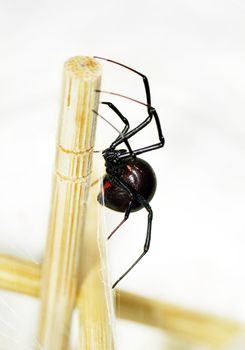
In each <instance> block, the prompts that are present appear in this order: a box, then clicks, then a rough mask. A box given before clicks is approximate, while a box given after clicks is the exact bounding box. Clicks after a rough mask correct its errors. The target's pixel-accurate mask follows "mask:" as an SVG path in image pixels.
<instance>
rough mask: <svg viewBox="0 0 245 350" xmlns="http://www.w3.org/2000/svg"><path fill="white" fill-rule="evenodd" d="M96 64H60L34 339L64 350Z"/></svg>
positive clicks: (77, 60)
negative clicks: (58, 107) (59, 97)
mask: <svg viewBox="0 0 245 350" xmlns="http://www.w3.org/2000/svg"><path fill="white" fill-rule="evenodd" d="M100 80H101V67H100V65H99V64H98V63H97V61H96V60H94V59H92V58H89V57H74V58H72V59H70V60H69V61H67V62H66V63H65V67H64V79H63V95H62V101H61V114H60V120H59V130H58V138H57V150H56V162H55V174H54V180H53V195H52V201H51V212H50V220H49V231H48V239H47V245H46V251H45V256H44V262H43V266H42V271H41V286H40V288H41V293H40V294H41V311H40V325H39V343H40V344H41V346H42V349H43V350H67V347H68V342H69V333H70V324H71V316H72V312H73V309H74V304H75V302H76V296H77V290H78V282H79V281H78V280H79V278H78V277H79V276H78V273H79V264H80V263H82V260H83V259H81V256H80V248H81V237H82V231H83V227H84V222H85V208H86V202H87V197H88V190H89V186H90V178H91V171H92V156H93V146H94V139H95V129H96V115H95V114H94V113H93V110H97V108H98V94H97V93H96V92H95V90H96V89H99V86H100Z"/></svg>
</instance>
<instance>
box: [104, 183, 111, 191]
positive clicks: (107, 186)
mask: <svg viewBox="0 0 245 350" xmlns="http://www.w3.org/2000/svg"><path fill="white" fill-rule="evenodd" d="M110 187H111V183H110V182H109V181H105V183H104V185H103V188H104V191H105V190H107V188H110Z"/></svg>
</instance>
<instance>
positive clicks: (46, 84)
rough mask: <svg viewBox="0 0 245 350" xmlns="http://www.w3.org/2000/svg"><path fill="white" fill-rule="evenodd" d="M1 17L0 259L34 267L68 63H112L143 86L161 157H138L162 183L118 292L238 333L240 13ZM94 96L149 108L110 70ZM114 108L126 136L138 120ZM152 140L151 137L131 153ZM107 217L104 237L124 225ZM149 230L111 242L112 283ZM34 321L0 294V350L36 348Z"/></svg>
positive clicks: (132, 6)
mask: <svg viewBox="0 0 245 350" xmlns="http://www.w3.org/2000/svg"><path fill="white" fill-rule="evenodd" d="M0 5H1V9H0V28H1V29H0V36H1V37H0V42H1V70H0V96H1V98H0V160H1V163H0V164H1V171H0V251H1V252H9V253H11V254H14V255H17V256H20V257H25V258H29V259H32V260H33V261H37V262H38V261H40V260H41V258H42V254H43V250H44V244H45V235H46V228H47V220H48V210H49V200H50V188H51V174H52V166H53V159H54V150H55V134H56V125H57V118H58V112H59V96H60V86H61V76H62V66H63V63H64V61H65V60H67V59H68V58H70V57H72V56H74V55H91V56H93V55H100V56H104V57H108V58H111V59H115V60H118V61H120V62H123V63H125V64H127V65H130V66H131V67H133V68H135V69H137V70H139V71H141V72H143V73H144V74H146V75H147V76H148V78H149V81H150V85H151V92H152V104H153V105H154V106H155V107H156V109H157V111H158V114H159V116H160V118H161V122H162V127H163V131H164V135H165V137H166V146H165V148H164V149H161V150H158V151H156V152H152V153H149V154H147V155H146V156H145V159H146V160H148V161H149V162H150V163H151V165H152V166H153V167H154V169H155V171H156V174H157V178H158V190H157V193H156V195H155V197H154V199H153V201H152V207H153V210H154V223H153V232H152V244H151V249H150V252H149V253H148V255H147V256H146V257H145V258H144V259H143V260H142V262H141V263H140V264H139V265H138V266H137V267H136V268H135V269H134V270H133V271H132V272H131V273H130V274H129V275H128V277H127V278H125V280H123V281H122V283H121V285H120V287H121V288H123V289H126V290H130V291H134V292H137V293H140V294H143V295H146V296H151V297H154V298H158V299H161V300H164V301H169V302H173V303H176V304H179V305H182V306H186V307H190V308H193V309H196V310H203V311H208V312H211V313H215V314H219V315H221V316H226V317H230V318H233V319H237V320H240V321H243V322H244V321H245V297H244V295H245V269H244V263H245V257H244V247H245V235H244V227H245V223H244V209H245V204H244V195H245V181H244V179H245V166H244V151H245V137H244V136H245V130H244V128H245V121H244V114H245V103H244V95H245V66H244V59H245V40H244V39H245V3H244V2H243V1H242V0H223V1H221V0H212V1H211V0H207V1H205V2H204V1H200V0H198V1H197V0H185V1H181V0H172V1H166V0H161V1H156V0H153V1H129V0H125V1H112V0H111V1H104V2H101V1H91V2H88V1H86V2H85V1H81V0H80V1H69V2H68V1H67V2H65V1H59V2H58V1H57V2H56V1H42V2H36V1H21V2H20V1H8V2H3V0H2V1H1V4H0ZM118 74H119V75H118ZM118 76H120V78H115V77H118ZM102 86H103V88H106V89H108V90H111V91H116V92H121V93H124V94H125V95H128V96H132V97H136V98H138V99H140V100H143V99H144V90H143V84H142V82H141V80H140V78H138V77H136V76H134V75H133V74H132V73H130V72H129V71H127V70H123V69H119V68H118V67H115V66H113V67H112V66H111V65H110V64H108V63H106V64H104V80H103V85H102ZM102 98H103V99H106V100H108V96H106V98H104V96H102ZM115 103H117V105H118V106H119V107H120V109H121V110H122V111H123V112H124V113H126V115H127V117H128V118H129V120H130V122H131V121H132V125H134V123H136V121H137V120H138V119H137V118H143V117H144V116H145V111H144V109H139V110H137V112H136V106H135V105H133V104H131V103H129V102H128V101H122V100H119V99H118V100H117V101H116V100H115ZM137 108H138V106H137ZM105 113H107V111H106V110H104V112H103V115H105ZM139 120H140V119H139ZM27 126H28V127H27ZM105 130H106V132H105ZM102 134H103V136H104V135H106V137H104V140H102V141H103V143H105V145H108V144H109V142H110V141H111V140H113V138H115V137H116V135H115V133H114V131H113V130H111V129H109V128H108V126H106V125H105V124H103V123H102V122H100V123H99V125H98V136H100V138H101V135H102ZM155 136H156V135H155V132H154V127H153V128H149V129H148V130H147V131H146V133H142V134H141V137H140V138H138V139H137V140H136V141H135V142H136V143H137V142H138V143H137V145H138V144H141V145H143V146H144V145H146V144H147V142H149V143H154V142H155V140H156V137H155ZM30 159H31V163H32V167H31V168H30ZM106 217H107V222H108V232H110V230H111V229H112V228H113V227H114V226H115V224H117V223H118V222H119V221H120V220H121V217H122V216H121V215H120V214H114V213H113V212H111V211H109V210H108V211H106ZM145 230H146V213H145V212H144V211H142V212H139V213H137V214H132V216H131V217H130V219H129V220H128V222H127V223H126V224H125V226H124V228H122V229H121V230H120V232H118V233H117V235H115V237H114V238H113V239H112V240H111V241H110V242H109V251H110V255H111V261H112V263H111V265H112V267H113V268H112V280H113V281H114V280H115V279H116V278H117V277H119V275H120V273H122V272H124V271H125V269H126V268H127V267H128V266H129V265H130V263H131V262H132V261H134V259H135V258H136V257H137V256H138V255H139V254H140V253H141V250H142V247H143V244H144V235H145ZM37 309H38V305H37V303H36V302H35V301H34V300H32V299H29V298H26V297H17V296H16V295H12V294H11V295H9V294H8V293H6V292H1V294H0V315H1V316H0V344H1V345H2V344H5V345H2V346H3V347H1V346H0V349H4V350H6V349H11V350H12V349H16V346H17V345H16V342H17V341H19V343H18V344H19V346H20V347H19V348H20V349H31V348H32V345H31V342H32V340H33V339H32V340H30V339H31V337H32V336H33V337H34V336H35V328H34V327H35V322H33V319H35V318H36V315H37ZM27 313H28V315H29V317H27ZM23 315H25V319H26V323H23V321H22V319H23ZM132 329H133V328H129V327H127V326H126V325H125V326H124V325H122V326H120V327H119V329H118V338H119V347H118V348H119V349H121V348H122V349H123V348H124V349H129V348H130V347H129V345H128V343H127V340H126V339H127V338H130V343H131V346H132V349H134V350H136V349H143V348H145V349H146V348H149V349H158V348H160V345H159V344H161V342H162V339H161V336H160V335H157V334H154V337H153V338H152V337H151V335H149V337H148V333H147V331H146V330H144V335H145V338H144V337H143V336H142V335H141V336H140V337H139V334H142V331H141V329H133V331H132ZM130 332H131V333H130ZM129 334H130V336H129ZM134 336H135V340H133V339H134ZM148 338H149V339H148ZM156 338H157V339H158V338H159V339H158V340H157V341H158V342H156V343H154V341H155V339H156ZM134 341H135V343H134ZM147 341H148V342H149V344H150V345H149V344H148V343H147ZM140 342H143V344H144V345H142V343H140ZM147 344H148V345H147Z"/></svg>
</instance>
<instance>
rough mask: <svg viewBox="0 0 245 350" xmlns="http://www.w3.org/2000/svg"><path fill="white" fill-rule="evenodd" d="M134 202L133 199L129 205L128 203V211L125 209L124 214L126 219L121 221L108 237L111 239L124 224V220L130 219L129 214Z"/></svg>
mask: <svg viewBox="0 0 245 350" xmlns="http://www.w3.org/2000/svg"><path fill="white" fill-rule="evenodd" d="M132 204H133V200H131V201H130V202H129V205H128V207H127V209H126V211H125V214H124V219H123V220H122V221H121V222H120V223H119V225H117V227H116V228H114V230H113V231H112V232H111V234H110V235H109V236H108V237H107V239H110V238H111V236H112V235H113V234H114V233H115V232H116V231H117V230H118V229H119V227H121V226H122V224H124V222H125V221H127V220H128V217H129V214H130V212H131V210H132Z"/></svg>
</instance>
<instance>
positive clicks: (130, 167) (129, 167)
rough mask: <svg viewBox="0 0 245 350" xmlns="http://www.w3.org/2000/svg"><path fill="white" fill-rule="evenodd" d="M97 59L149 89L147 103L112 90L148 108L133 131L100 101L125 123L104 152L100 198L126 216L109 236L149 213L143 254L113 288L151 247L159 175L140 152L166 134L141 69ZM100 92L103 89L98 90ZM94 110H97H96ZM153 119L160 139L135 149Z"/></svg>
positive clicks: (162, 144) (125, 119) (151, 146)
mask: <svg viewBox="0 0 245 350" xmlns="http://www.w3.org/2000/svg"><path fill="white" fill-rule="evenodd" d="M95 58H99V59H103V60H106V61H109V62H112V63H114V64H117V65H119V66H122V67H124V68H126V69H128V70H130V71H132V72H134V73H135V74H138V75H139V76H141V78H142V79H143V83H144V87H145V92H146V103H143V102H140V101H137V100H134V99H132V98H129V97H126V96H122V95H119V94H116V93H111V94H114V95H118V96H122V97H124V98H128V99H129V100H132V101H134V102H136V103H140V104H142V105H145V106H146V107H147V117H146V118H145V120H143V121H142V122H141V123H140V124H139V125H138V126H136V127H135V128H133V129H131V130H130V126H129V121H128V119H127V118H125V117H124V116H123V115H122V114H121V112H120V111H119V110H118V109H117V107H116V106H115V105H114V104H112V103H111V102H101V103H102V104H104V105H107V106H108V107H109V108H111V109H112V110H113V111H114V113H115V114H116V115H117V116H118V117H119V118H120V119H121V120H122V122H123V123H124V129H123V130H122V131H121V132H119V136H118V137H117V138H116V139H115V141H113V142H112V144H111V145H110V146H109V147H108V148H107V149H105V150H104V151H103V153H102V154H103V157H104V159H105V167H106V175H105V176H104V178H103V191H102V192H101V193H100V194H99V195H98V201H99V202H100V203H101V204H105V206H106V207H108V208H110V209H112V210H115V211H118V212H124V213H125V214H124V219H123V220H122V221H121V222H120V224H119V225H118V226H117V227H116V228H115V229H114V230H113V231H112V232H111V234H110V236H109V237H108V238H110V237H111V236H112V235H113V233H115V232H116V230H117V229H118V228H119V227H120V226H121V225H122V224H123V223H124V222H125V221H126V220H127V219H128V217H129V214H130V213H131V212H134V211H137V210H140V209H142V208H145V209H146V211H147V212H148V222H147V232H146V239H145V244H144V250H143V253H142V254H141V255H140V256H139V257H138V259H137V260H136V261H135V262H134V263H133V264H132V265H131V266H130V268H129V269H128V270H127V271H126V272H125V273H124V274H123V275H122V276H121V277H120V278H119V279H118V280H117V281H116V282H115V283H114V285H113V286H112V288H114V287H115V286H116V285H117V284H118V282H119V281H120V280H121V279H122V278H123V277H124V276H125V275H126V274H127V273H128V272H129V271H130V270H131V269H132V268H133V267H134V266H135V265H136V264H137V263H138V262H139V261H140V259H142V257H143V256H144V255H145V254H146V253H147V252H148V250H149V247H150V241H151V226H152V218H153V212H152V209H151V206H150V204H149V202H150V201H151V199H152V197H153V196H154V193H155V191H156V183H157V182H156V175H155V173H154V170H153V169H152V167H151V166H150V164H149V163H147V162H146V161H144V160H143V159H141V158H138V155H140V154H142V153H145V152H149V151H153V150H156V149H158V148H161V147H163V146H164V137H163V134H162V129H161V124H160V120H159V117H158V115H157V112H156V110H155V108H153V107H152V106H151V95H150V87H149V83H148V79H147V77H146V76H145V75H143V74H141V73H139V72H138V71H136V70H134V69H132V68H130V67H128V66H125V65H124V64H121V63H118V62H115V61H112V60H109V59H105V58H102V57H95ZM97 91H98V92H103V91H99V90H97ZM94 112H95V113H97V112H96V111H94ZM97 114H98V113H97ZM152 120H154V121H155V123H156V128H157V132H158V138H159V141H158V142H157V143H155V144H152V145H148V146H145V147H143V148H139V149H136V150H133V149H132V148H131V146H130V143H129V140H130V138H131V137H132V136H134V135H135V134H137V133H138V132H140V131H141V130H142V129H143V128H145V127H146V126H147V125H148V124H149V123H150V122H151V121H152ZM121 144H124V145H125V146H126V148H127V149H118V148H117V147H118V146H120V145H121Z"/></svg>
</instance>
